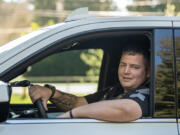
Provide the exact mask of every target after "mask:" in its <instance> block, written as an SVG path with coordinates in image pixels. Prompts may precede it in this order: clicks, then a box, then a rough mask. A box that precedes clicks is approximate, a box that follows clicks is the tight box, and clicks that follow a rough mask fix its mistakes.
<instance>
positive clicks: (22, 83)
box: [10, 80, 48, 118]
mask: <svg viewBox="0 0 180 135" xmlns="http://www.w3.org/2000/svg"><path fill="white" fill-rule="evenodd" d="M10 86H11V87H19V86H20V87H31V86H33V84H31V82H30V81H28V80H23V81H16V82H11V83H10ZM34 106H35V107H36V108H37V109H38V116H39V118H48V116H47V114H46V111H45V109H44V106H43V105H42V101H41V100H40V99H38V100H36V102H34Z"/></svg>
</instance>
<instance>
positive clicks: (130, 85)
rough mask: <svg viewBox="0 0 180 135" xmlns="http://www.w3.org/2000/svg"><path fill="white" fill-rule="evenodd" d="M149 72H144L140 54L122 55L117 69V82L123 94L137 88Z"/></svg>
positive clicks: (143, 60)
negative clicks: (123, 91)
mask: <svg viewBox="0 0 180 135" xmlns="http://www.w3.org/2000/svg"><path fill="white" fill-rule="evenodd" d="M149 72H150V71H149V70H146V66H145V59H144V57H143V55H142V54H138V53H137V54H135V55H130V54H123V56H122V57H121V60H120V64H119V68H118V76H119V81H120V83H121V85H122V87H123V88H124V90H125V92H127V91H128V90H130V89H135V88H137V87H139V86H140V85H141V84H142V83H143V82H144V81H145V80H146V78H147V77H150V73H149Z"/></svg>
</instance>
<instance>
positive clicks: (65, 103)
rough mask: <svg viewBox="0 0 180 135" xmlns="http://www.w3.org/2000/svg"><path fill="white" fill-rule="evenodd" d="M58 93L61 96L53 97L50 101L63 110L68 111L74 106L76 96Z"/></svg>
mask: <svg viewBox="0 0 180 135" xmlns="http://www.w3.org/2000/svg"><path fill="white" fill-rule="evenodd" d="M60 93H61V96H60V97H59V98H53V99H51V100H50V101H51V102H52V103H54V104H55V105H56V106H57V107H58V108H59V109H61V110H63V111H68V110H70V109H72V108H74V107H75V104H76V102H77V97H76V96H74V95H71V94H67V93H63V92H60Z"/></svg>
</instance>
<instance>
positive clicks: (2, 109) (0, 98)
mask: <svg viewBox="0 0 180 135" xmlns="http://www.w3.org/2000/svg"><path fill="white" fill-rule="evenodd" d="M9 93H10V87H9V85H8V84H7V83H5V82H3V81H0V122H4V121H5V120H6V119H7V117H8V114H9Z"/></svg>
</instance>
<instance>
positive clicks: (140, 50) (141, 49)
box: [122, 44, 150, 69]
mask: <svg viewBox="0 0 180 135" xmlns="http://www.w3.org/2000/svg"><path fill="white" fill-rule="evenodd" d="M124 54H128V55H135V54H142V55H143V57H144V59H145V66H146V69H149V68H150V50H149V48H147V46H146V45H144V46H142V45H132V44H131V45H127V46H125V47H123V49H122V55H124Z"/></svg>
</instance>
